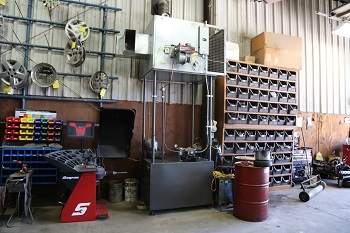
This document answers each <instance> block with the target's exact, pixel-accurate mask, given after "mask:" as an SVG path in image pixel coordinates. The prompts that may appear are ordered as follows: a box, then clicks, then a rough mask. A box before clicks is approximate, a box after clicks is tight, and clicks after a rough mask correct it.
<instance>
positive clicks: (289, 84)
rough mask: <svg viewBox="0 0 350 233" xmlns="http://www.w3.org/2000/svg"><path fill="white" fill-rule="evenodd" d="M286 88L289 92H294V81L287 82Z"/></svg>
mask: <svg viewBox="0 0 350 233" xmlns="http://www.w3.org/2000/svg"><path fill="white" fill-rule="evenodd" d="M287 90H288V91H290V92H296V88H295V83H291V82H289V83H288V88H287Z"/></svg>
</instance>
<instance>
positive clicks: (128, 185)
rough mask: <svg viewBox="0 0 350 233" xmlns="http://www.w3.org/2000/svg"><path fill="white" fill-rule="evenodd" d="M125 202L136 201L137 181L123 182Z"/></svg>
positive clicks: (130, 179) (132, 179) (128, 180)
mask: <svg viewBox="0 0 350 233" xmlns="http://www.w3.org/2000/svg"><path fill="white" fill-rule="evenodd" d="M124 184H125V186H124V188H125V201H128V202H131V201H136V200H137V199H138V192H139V188H138V187H139V180H138V179H135V178H128V179H125V180H124Z"/></svg>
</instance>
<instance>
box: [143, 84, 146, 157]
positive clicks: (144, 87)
mask: <svg viewBox="0 0 350 233" xmlns="http://www.w3.org/2000/svg"><path fill="white" fill-rule="evenodd" d="M142 103H143V106H142V113H143V115H142V138H143V141H142V148H144V144H145V142H146V79H145V78H144V79H143V93H142ZM144 153H145V150H144V149H143V150H142V155H143V156H144Z"/></svg>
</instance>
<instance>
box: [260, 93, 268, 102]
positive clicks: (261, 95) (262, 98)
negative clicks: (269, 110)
mask: <svg viewBox="0 0 350 233" xmlns="http://www.w3.org/2000/svg"><path fill="white" fill-rule="evenodd" d="M260 100H266V101H268V100H269V92H268V91H260Z"/></svg>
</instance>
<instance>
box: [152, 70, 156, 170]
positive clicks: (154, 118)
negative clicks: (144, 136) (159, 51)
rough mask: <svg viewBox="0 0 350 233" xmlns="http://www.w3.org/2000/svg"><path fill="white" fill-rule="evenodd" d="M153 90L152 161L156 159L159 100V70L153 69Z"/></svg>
mask: <svg viewBox="0 0 350 233" xmlns="http://www.w3.org/2000/svg"><path fill="white" fill-rule="evenodd" d="M153 72H154V75H153V92H152V160H153V161H152V162H153V163H154V162H155V161H156V160H155V159H156V154H155V147H154V145H155V142H156V101H157V71H155V70H154V71H153Z"/></svg>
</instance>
